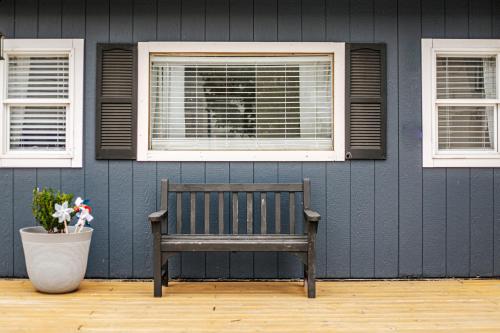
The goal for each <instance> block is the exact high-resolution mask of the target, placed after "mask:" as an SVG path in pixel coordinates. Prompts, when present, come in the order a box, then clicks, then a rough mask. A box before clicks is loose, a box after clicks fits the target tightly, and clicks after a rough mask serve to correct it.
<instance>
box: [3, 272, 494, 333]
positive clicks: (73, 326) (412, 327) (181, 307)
mask: <svg viewBox="0 0 500 333" xmlns="http://www.w3.org/2000/svg"><path fill="white" fill-rule="evenodd" d="M163 294H164V297H163V298H153V297H152V283H151V282H150V281H140V282H121V281H116V280H115V281H110V280H108V281H97V280H87V281H84V282H83V283H82V286H81V288H80V289H79V290H78V291H77V292H74V293H70V294H65V295H46V294H42V293H37V292H35V291H34V289H33V287H32V285H31V283H30V282H29V281H28V280H0V313H2V316H0V327H2V332H21V331H23V332H26V331H29V332H47V333H50V332H77V331H78V332H166V331H169V332H181V331H182V332H208V333H211V332H214V333H215V332H217V333H220V332H283V331H284V329H286V331H287V332H292V333H293V332H301V333H303V332H386V331H387V332H389V331H390V332H409V331H411V332H430V331H440V332H479V331H481V332H498V331H499V330H500V316H499V314H500V288H499V287H498V280H432V281H423V280H422V281H390V282H389V281H336V282H325V281H323V282H319V283H318V297H317V298H316V299H308V298H306V297H305V295H304V291H303V286H302V283H301V282H296V281H295V282H175V281H174V282H172V283H170V284H169V287H168V288H165V287H164V288H163ZM54 309H64V313H62V314H61V315H60V316H57V318H56V317H55V316H54Z"/></svg>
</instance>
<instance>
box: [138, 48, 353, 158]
mask: <svg viewBox="0 0 500 333" xmlns="http://www.w3.org/2000/svg"><path fill="white" fill-rule="evenodd" d="M151 53H174V54H175V53H177V54H179V53H199V54H200V55H206V54H214V53H232V54H234V53H241V54H248V53H252V54H262V55H265V54H266V53H275V54H276V53H283V54H331V53H333V54H334V63H333V73H334V75H333V101H332V104H333V105H332V106H333V135H334V140H333V143H334V147H333V150H329V151H312V150H311V151H256V150H252V151H232V150H231V151H229V150H228V151H223V150H216V151H209V150H204V151H179V150H175V151H156V150H150V149H149V111H150V103H149V87H150V82H149V74H150V54H151ZM138 66H139V67H138V103H137V105H138V117H137V129H138V130H137V133H138V135H137V160H138V161H344V160H345V156H344V155H345V153H344V151H345V43H319V42H318V43H316V42H303V43H288V42H287V43H285V42H283V43H279V42H263V43H258V42H145V43H138Z"/></svg>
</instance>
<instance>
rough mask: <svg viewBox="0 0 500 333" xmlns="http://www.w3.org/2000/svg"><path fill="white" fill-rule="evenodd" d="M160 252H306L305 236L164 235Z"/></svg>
mask: <svg viewBox="0 0 500 333" xmlns="http://www.w3.org/2000/svg"><path fill="white" fill-rule="evenodd" d="M161 249H162V251H171V252H177V251H281V252H289V251H292V252H306V251H307V236H302V235H297V236H290V235H279V236H278V235H276V234H273V235H234V236H233V235H196V237H193V236H192V235H164V236H162V238H161Z"/></svg>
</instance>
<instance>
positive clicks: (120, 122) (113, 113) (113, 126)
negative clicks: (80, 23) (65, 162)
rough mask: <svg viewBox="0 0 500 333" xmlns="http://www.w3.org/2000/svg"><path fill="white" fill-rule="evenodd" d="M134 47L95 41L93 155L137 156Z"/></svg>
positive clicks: (121, 157) (114, 157) (126, 157)
mask: <svg viewBox="0 0 500 333" xmlns="http://www.w3.org/2000/svg"><path fill="white" fill-rule="evenodd" d="M136 59H137V48H136V46H135V44H97V73H96V74H97V82H96V84H97V92H96V102H97V105H96V159H121V160H130V159H135V158H136V146H137V144H136V139H137V60H136Z"/></svg>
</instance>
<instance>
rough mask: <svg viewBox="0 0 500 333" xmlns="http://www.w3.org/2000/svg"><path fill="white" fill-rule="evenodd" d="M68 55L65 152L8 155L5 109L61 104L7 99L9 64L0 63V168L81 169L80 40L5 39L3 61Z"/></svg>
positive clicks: (81, 40) (11, 152) (46, 101)
mask: <svg viewBox="0 0 500 333" xmlns="http://www.w3.org/2000/svg"><path fill="white" fill-rule="evenodd" d="M57 53H64V54H68V55H69V91H68V94H69V95H68V99H67V100H65V101H64V103H65V104H66V105H67V106H68V107H67V110H66V112H67V123H66V150H65V151H62V152H59V151H40V152H32V151H31V152H30V151H9V147H8V141H9V139H8V137H9V133H8V132H9V131H8V119H7V105H10V104H11V103H25V104H35V105H43V104H49V105H52V104H61V100H59V99H9V98H8V95H7V79H8V74H7V73H8V61H7V60H4V61H0V115H1V116H0V167H8V168H18V167H22V168H33V167H36V168H81V167H82V144H83V74H84V72H83V70H84V68H83V66H84V40H83V39H6V40H5V41H4V57H5V59H8V57H9V56H10V55H14V54H57Z"/></svg>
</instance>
